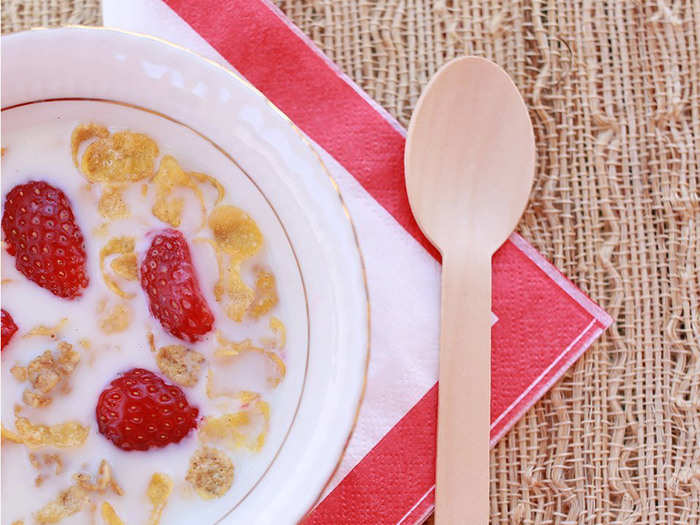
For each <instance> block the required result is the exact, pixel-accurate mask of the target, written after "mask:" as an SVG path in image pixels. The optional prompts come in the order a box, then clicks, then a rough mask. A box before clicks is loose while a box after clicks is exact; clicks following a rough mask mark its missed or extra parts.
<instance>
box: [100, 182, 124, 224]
mask: <svg viewBox="0 0 700 525" xmlns="http://www.w3.org/2000/svg"><path fill="white" fill-rule="evenodd" d="M123 190H124V186H123V185H121V184H108V185H107V186H106V187H105V188H104V189H103V190H102V195H101V196H100V200H99V201H98V203H97V211H99V212H100V215H102V216H103V217H104V218H105V219H109V220H117V219H125V218H126V217H128V216H129V215H130V212H129V205H128V204H127V203H126V201H125V200H124V196H123V195H122V191H123Z"/></svg>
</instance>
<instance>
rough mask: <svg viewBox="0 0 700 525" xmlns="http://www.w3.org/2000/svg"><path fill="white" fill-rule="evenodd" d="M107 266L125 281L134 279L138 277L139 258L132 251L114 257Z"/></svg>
mask: <svg viewBox="0 0 700 525" xmlns="http://www.w3.org/2000/svg"><path fill="white" fill-rule="evenodd" d="M109 266H110V268H112V271H113V272H114V273H116V274H117V275H118V276H119V277H121V278H123V279H126V280H127V281H136V280H138V278H139V260H138V257H137V255H136V254H135V253H133V252H132V253H125V254H124V255H120V256H118V257H115V258H114V259H112V262H111V263H110V265H109Z"/></svg>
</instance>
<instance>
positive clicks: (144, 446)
mask: <svg viewBox="0 0 700 525" xmlns="http://www.w3.org/2000/svg"><path fill="white" fill-rule="evenodd" d="M198 414H199V409H197V407H193V406H192V405H190V403H189V401H188V400H187V397H186V396H185V393H184V392H183V391H182V390H181V389H180V387H178V386H175V385H172V384H168V383H166V382H165V381H164V380H163V379H161V378H160V377H159V376H157V375H156V374H154V373H153V372H151V371H149V370H145V369H143V368H132V369H131V370H128V371H127V372H124V373H123V374H121V375H120V376H118V377H117V378H115V379H114V380H113V381H112V382H111V383H110V384H109V386H107V388H105V389H104V390H103V391H102V393H101V394H100V397H99V399H98V400H97V407H96V408H95V416H96V418H97V427H98V429H99V431H100V434H102V435H103V436H104V437H106V438H107V439H109V440H110V441H111V442H112V443H114V445H115V446H117V447H119V448H120V449H122V450H127V451H129V450H148V449H150V448H154V447H155V448H162V447H165V446H167V445H169V444H171V443H179V442H180V441H181V440H182V439H183V438H184V437H185V436H187V434H189V433H190V431H191V430H192V429H194V428H196V427H197V416H198Z"/></svg>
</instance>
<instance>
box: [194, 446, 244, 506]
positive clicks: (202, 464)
mask: <svg viewBox="0 0 700 525" xmlns="http://www.w3.org/2000/svg"><path fill="white" fill-rule="evenodd" d="M233 473H234V468H233V463H232V462H231V459H230V458H229V457H228V456H227V455H226V454H225V453H223V452H222V451H220V450H217V449H215V448H212V447H201V448H199V449H197V451H196V452H195V453H194V454H193V455H192V457H191V458H190V467H189V469H188V471H187V476H186V477H185V479H186V480H187V481H189V482H190V483H191V484H192V486H193V487H194V488H195V490H196V491H197V494H199V496H200V497H201V498H202V499H212V498H219V497H221V496H223V495H224V494H226V492H228V490H229V489H230V488H231V485H232V484H233Z"/></svg>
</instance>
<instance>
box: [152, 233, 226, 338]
mask: <svg viewBox="0 0 700 525" xmlns="http://www.w3.org/2000/svg"><path fill="white" fill-rule="evenodd" d="M141 286H142V288H143V290H144V291H145V292H146V295H147V296H148V307H149V309H150V311H151V314H152V315H153V317H155V318H156V319H158V321H160V324H161V325H162V326H163V328H164V329H165V331H166V332H169V333H170V334H172V335H174V336H175V337H177V338H179V339H182V340H183V341H187V342H190V343H193V342H195V341H199V340H200V339H201V338H202V337H203V336H204V335H205V334H207V333H208V332H210V331H211V329H212V328H213V326H214V315H213V314H212V312H211V310H210V309H209V306H208V305H207V301H206V299H205V298H204V296H203V295H202V291H201V290H200V288H199V280H198V279H197V274H196V272H195V268H194V265H193V264H192V257H191V256H190V248H189V246H188V245H187V241H186V240H185V237H184V236H183V235H182V233H180V232H179V231H177V230H173V229H166V230H163V231H161V232H158V233H157V234H156V235H155V237H154V238H153V242H152V243H151V246H150V248H149V249H148V252H146V256H145V257H144V258H143V261H142V262H141Z"/></svg>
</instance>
